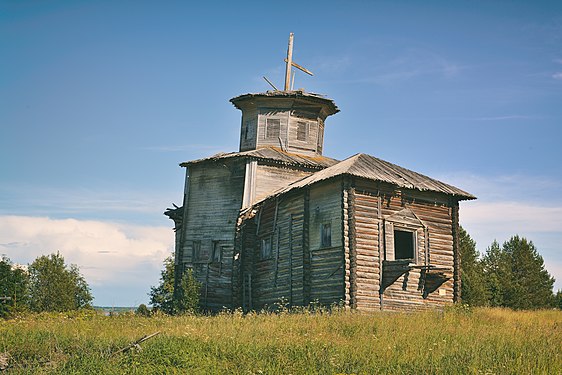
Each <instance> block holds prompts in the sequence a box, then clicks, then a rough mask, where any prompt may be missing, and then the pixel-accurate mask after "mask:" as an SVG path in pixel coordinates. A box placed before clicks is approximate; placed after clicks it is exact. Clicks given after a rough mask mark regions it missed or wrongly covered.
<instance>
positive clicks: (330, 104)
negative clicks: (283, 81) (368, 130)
mask: <svg viewBox="0 0 562 375" xmlns="http://www.w3.org/2000/svg"><path fill="white" fill-rule="evenodd" d="M263 99H266V100H269V101H271V100H275V99H295V100H302V101H303V102H308V103H311V102H312V103H316V104H319V105H321V106H322V108H324V114H325V116H326V117H327V116H330V115H333V114H335V113H338V112H339V111H340V110H339V108H338V107H337V106H336V103H335V102H334V101H333V100H331V99H327V98H326V97H324V96H323V95H320V94H315V93H310V92H305V91H301V90H295V91H267V92H265V93H257V94H243V95H239V96H236V97H234V98H232V99H230V102H231V103H232V104H233V105H234V106H235V107H236V108H237V109H240V110H242V109H244V108H245V107H246V106H247V105H248V104H249V105H253V103H254V102H257V101H262V100H263Z"/></svg>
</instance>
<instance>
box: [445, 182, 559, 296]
mask: <svg viewBox="0 0 562 375" xmlns="http://www.w3.org/2000/svg"><path fill="white" fill-rule="evenodd" d="M438 179H440V180H442V181H446V182H448V183H451V184H453V185H455V186H458V187H460V188H462V189H463V190H466V191H468V192H470V193H472V194H474V195H476V196H477V197H478V199H477V200H476V201H468V202H461V209H460V222H461V225H462V226H463V227H464V228H465V229H466V230H467V232H468V233H469V234H470V236H471V237H472V238H473V239H474V240H475V241H476V243H477V248H478V250H479V251H480V252H484V251H485V250H486V248H487V247H488V246H490V244H491V243H492V241H493V240H497V241H498V242H499V243H500V244H501V243H503V242H504V241H507V240H509V239H510V238H511V237H512V236H514V235H516V234H517V235H519V236H523V237H526V238H527V239H528V240H531V241H533V243H534V244H535V246H536V247H537V250H538V251H539V253H540V254H541V256H542V257H543V259H544V261H545V266H546V269H547V270H548V272H549V273H550V274H551V275H552V276H554V278H555V279H556V283H555V289H559V288H562V253H561V252H560V244H562V199H561V198H560V197H559V194H558V192H559V191H560V189H561V188H562V181H560V180H559V179H554V178H552V177H551V176H530V175H522V174H517V175H503V176H479V175H474V174H463V173H459V174H455V175H449V176H441V177H438Z"/></svg>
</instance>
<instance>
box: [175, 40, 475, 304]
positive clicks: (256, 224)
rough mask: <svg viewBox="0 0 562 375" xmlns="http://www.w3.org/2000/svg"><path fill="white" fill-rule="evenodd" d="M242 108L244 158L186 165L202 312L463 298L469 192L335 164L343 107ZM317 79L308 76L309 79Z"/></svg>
mask: <svg viewBox="0 0 562 375" xmlns="http://www.w3.org/2000/svg"><path fill="white" fill-rule="evenodd" d="M286 62H287V70H286V75H285V77H286V80H285V89H284V90H282V91H281V90H277V89H275V90H273V91H268V92H265V93H258V94H245V95H241V96H238V97H235V98H233V99H231V100H230V101H231V102H232V104H233V105H234V106H235V107H236V108H238V109H239V110H241V112H242V122H241V131H240V148H239V151H238V152H232V153H220V154H217V155H214V156H211V157H208V158H205V159H200V160H193V161H188V162H184V163H181V164H180V165H181V166H182V167H184V168H185V170H186V179H185V190H184V199H183V206H182V207H179V208H176V209H168V210H167V211H166V212H165V214H166V215H167V216H169V217H170V218H171V219H172V220H173V221H174V223H175V233H176V245H175V247H176V250H175V264H176V282H177V280H178V279H179V276H181V275H182V274H183V273H184V272H185V270H186V269H188V268H190V269H192V270H193V271H194V274H195V276H196V277H197V279H198V280H199V281H200V282H201V284H202V288H201V299H200V301H201V307H202V308H203V309H205V310H208V311H217V310H221V309H224V308H229V309H232V308H237V307H242V308H243V309H244V310H245V311H248V310H261V309H267V308H271V307H272V306H274V305H275V304H276V303H279V301H281V300H283V301H285V302H286V303H288V304H289V306H307V305H309V304H310V303H320V304H323V305H331V304H339V305H342V304H343V305H345V306H346V307H349V308H352V309H358V310H367V311H373V310H416V309H426V308H435V307H439V306H443V305H446V304H450V303H452V302H453V301H458V300H459V299H460V258H459V239H458V229H459V201H461V200H469V199H475V197H474V196H473V195H471V194H469V193H467V192H465V191H463V190H461V189H458V188H456V187H454V186H451V185H448V184H446V183H444V182H441V181H438V180H435V179H432V178H430V177H427V176H424V175H422V174H419V173H416V172H413V171H411V170H408V169H405V168H402V167H400V166H397V165H395V164H392V163H389V162H387V161H384V160H381V159H378V158H376V157H373V156H370V155H367V154H356V155H354V156H351V157H349V158H347V159H345V160H343V161H339V160H335V159H332V158H329V157H326V156H324V155H323V152H322V151H323V144H324V127H325V122H326V119H327V118H328V117H329V116H330V115H333V114H336V113H337V112H338V111H339V110H338V108H337V106H336V105H335V103H334V101H332V100H330V99H327V98H325V97H323V96H321V95H317V94H313V93H308V92H305V91H303V90H297V91H295V90H291V89H290V85H289V78H290V77H291V68H292V67H297V68H299V69H303V70H305V71H306V69H304V68H302V67H300V66H299V65H298V64H296V63H294V62H293V61H292V34H291V36H290V38H289V48H288V54H287V59H286ZM306 72H308V71H306Z"/></svg>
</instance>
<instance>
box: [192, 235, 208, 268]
mask: <svg viewBox="0 0 562 375" xmlns="http://www.w3.org/2000/svg"><path fill="white" fill-rule="evenodd" d="M191 259H192V262H193V263H198V262H204V261H205V259H203V254H202V252H201V240H193V241H191Z"/></svg>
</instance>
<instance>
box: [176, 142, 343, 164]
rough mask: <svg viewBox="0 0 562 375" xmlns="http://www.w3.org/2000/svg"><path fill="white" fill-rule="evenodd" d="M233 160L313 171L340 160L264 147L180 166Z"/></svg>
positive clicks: (187, 162)
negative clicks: (253, 161) (257, 161)
mask: <svg viewBox="0 0 562 375" xmlns="http://www.w3.org/2000/svg"><path fill="white" fill-rule="evenodd" d="M233 158H251V159H254V160H262V161H267V162H270V163H275V164H279V165H287V166H299V167H306V168H311V169H324V168H326V167H330V166H332V165H334V164H337V163H338V160H336V159H332V158H328V157H326V156H318V155H315V156H308V155H302V154H293V153H290V152H285V151H283V150H281V149H278V148H276V147H264V148H258V149H257V150H250V151H243V152H229V153H224V152H221V153H218V154H215V155H213V156H210V157H208V158H204V159H197V160H192V161H186V162H183V163H181V164H180V166H182V167H189V166H190V165H194V164H198V163H202V162H208V161H219V160H224V159H233Z"/></svg>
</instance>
